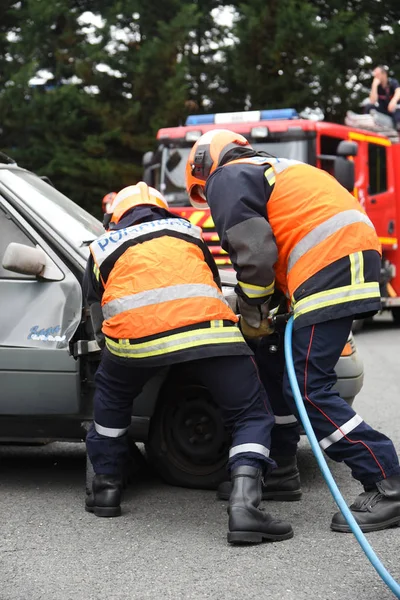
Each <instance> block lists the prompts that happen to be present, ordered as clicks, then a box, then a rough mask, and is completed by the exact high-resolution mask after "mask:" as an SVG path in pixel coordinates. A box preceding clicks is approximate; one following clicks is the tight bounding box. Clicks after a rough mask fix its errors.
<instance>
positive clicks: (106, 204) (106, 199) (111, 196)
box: [101, 192, 117, 213]
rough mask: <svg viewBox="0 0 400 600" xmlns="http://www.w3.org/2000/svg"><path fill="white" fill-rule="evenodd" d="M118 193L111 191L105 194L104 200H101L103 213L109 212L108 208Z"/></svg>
mask: <svg viewBox="0 0 400 600" xmlns="http://www.w3.org/2000/svg"><path fill="white" fill-rule="evenodd" d="M116 195H117V192H109V193H108V194H106V195H105V196H104V198H103V200H102V201H101V208H102V209H103V213H107V212H108V209H109V208H110V206H111V204H112V202H113V200H114V198H115V196H116Z"/></svg>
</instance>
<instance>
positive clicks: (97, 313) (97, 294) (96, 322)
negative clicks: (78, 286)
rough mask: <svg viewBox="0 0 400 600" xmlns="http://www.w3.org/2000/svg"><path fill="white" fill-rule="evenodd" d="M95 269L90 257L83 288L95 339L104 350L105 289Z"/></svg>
mask: <svg viewBox="0 0 400 600" xmlns="http://www.w3.org/2000/svg"><path fill="white" fill-rule="evenodd" d="M93 267H94V262H93V257H92V255H90V257H89V259H88V262H87V264H86V270H85V274H84V276H83V284H82V288H83V295H84V297H85V299H86V301H87V303H88V305H89V310H90V318H91V321H92V327H93V333H94V337H95V339H96V342H97V343H98V345H99V346H100V348H103V347H104V334H103V332H102V326H103V312H102V310H101V298H102V295H103V292H104V289H103V286H102V284H101V283H100V282H99V281H98V280H97V279H96V276H95V274H94V271H93Z"/></svg>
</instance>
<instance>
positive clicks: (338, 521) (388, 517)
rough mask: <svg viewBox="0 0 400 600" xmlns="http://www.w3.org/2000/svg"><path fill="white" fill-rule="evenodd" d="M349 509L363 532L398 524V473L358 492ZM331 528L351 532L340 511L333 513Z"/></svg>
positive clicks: (399, 488)
mask: <svg viewBox="0 0 400 600" xmlns="http://www.w3.org/2000/svg"><path fill="white" fill-rule="evenodd" d="M350 510H351V512H352V514H353V517H354V518H355V520H356V521H357V523H358V524H359V526H360V528H361V530H362V531H364V532H365V533H367V532H369V531H378V530H379V529H388V528H389V527H394V526H395V525H400V475H395V476H393V477H388V478H387V479H383V480H382V481H379V482H378V483H376V484H375V486H374V488H373V489H372V490H368V491H366V492H363V493H362V494H360V495H359V496H358V497H357V498H356V500H355V502H354V503H353V504H352V505H351V506H350ZM331 529H333V531H340V532H342V533H350V532H351V529H350V527H349V526H348V525H347V521H346V519H345V518H344V517H343V515H342V513H341V512H337V513H335V514H334V515H333V518H332V523H331Z"/></svg>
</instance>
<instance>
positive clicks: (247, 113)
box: [186, 108, 299, 125]
mask: <svg viewBox="0 0 400 600" xmlns="http://www.w3.org/2000/svg"><path fill="white" fill-rule="evenodd" d="M298 118H299V115H298V112H297V110H295V109H294V108H277V109H271V110H244V111H241V112H230V113H213V114H210V115H189V116H188V117H187V119H186V125H217V124H221V125H222V124H223V123H254V122H255V121H277V120H280V119H298Z"/></svg>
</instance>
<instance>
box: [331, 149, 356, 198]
mask: <svg viewBox="0 0 400 600" xmlns="http://www.w3.org/2000/svg"><path fill="white" fill-rule="evenodd" d="M333 176H334V177H335V179H337V181H338V182H339V183H340V184H341V185H342V186H343V187H344V188H345V189H346V190H348V191H349V192H352V191H353V190H354V184H355V171H354V162H353V161H352V160H348V159H347V158H343V156H337V157H336V158H335V162H334V165H333Z"/></svg>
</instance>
